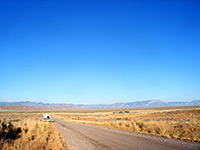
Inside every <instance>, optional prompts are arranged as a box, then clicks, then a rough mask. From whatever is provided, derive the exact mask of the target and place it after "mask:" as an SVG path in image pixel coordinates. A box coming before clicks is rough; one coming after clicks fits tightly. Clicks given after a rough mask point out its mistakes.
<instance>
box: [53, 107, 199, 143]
mask: <svg viewBox="0 0 200 150" xmlns="http://www.w3.org/2000/svg"><path fill="white" fill-rule="evenodd" d="M52 115H53V116H54V117H57V118H60V119H62V120H64V121H67V122H76V123H85V124H94V125H100V126H106V127H110V128H116V129H120V130H125V131H131V132H136V133H143V134H150V135H156V136H163V137H167V138H175V139H181V140H188V141H195V142H200V106H187V107H186V106H185V107H160V108H159V107H158V108H136V109H126V110H125V109H113V110H80V111H69V112H54V113H53V112H52Z"/></svg>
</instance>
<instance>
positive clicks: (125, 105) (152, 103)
mask: <svg viewBox="0 0 200 150" xmlns="http://www.w3.org/2000/svg"><path fill="white" fill-rule="evenodd" d="M0 105H2V106H1V107H0V108H1V109H6V108H8V106H7V107H6V106H5V105H10V106H11V107H9V109H14V108H15V107H14V106H15V105H16V107H19V105H22V106H27V107H23V108H24V109H34V108H37V109H38V110H39V109H54V110H55V109H58V110H68V109H106V108H137V107H161V106H189V105H200V100H193V101H190V102H184V101H182V102H164V101H161V100H146V101H134V102H128V103H113V104H93V105H84V104H56V103H54V104H50V103H42V102H30V101H19V102H0Z"/></svg>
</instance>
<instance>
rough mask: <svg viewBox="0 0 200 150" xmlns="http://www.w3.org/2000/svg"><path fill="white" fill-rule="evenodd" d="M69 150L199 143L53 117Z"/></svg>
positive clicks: (188, 149) (182, 148) (196, 149)
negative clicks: (65, 120)
mask: <svg viewBox="0 0 200 150" xmlns="http://www.w3.org/2000/svg"><path fill="white" fill-rule="evenodd" d="M54 120H55V122H54V124H55V125H56V127H57V128H58V129H59V130H60V133H61V134H62V136H63V137H64V139H65V140H66V143H67V148H68V149H70V150H200V144H198V143H192V142H186V141H181V140H174V139H166V138H163V137H156V136H150V135H143V134H137V133H131V132H127V131H121V130H116V129H110V128H107V127H102V126H95V125H88V124H79V123H71V122H64V121H62V120H59V119H56V118H55V119H54Z"/></svg>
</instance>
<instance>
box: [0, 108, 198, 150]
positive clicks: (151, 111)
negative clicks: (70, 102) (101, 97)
mask: <svg viewBox="0 0 200 150" xmlns="http://www.w3.org/2000/svg"><path fill="white" fill-rule="evenodd" d="M46 113H48V114H50V115H51V116H53V118H54V120H55V122H43V120H42V118H43V115H44V114H46ZM113 143H114V144H113ZM0 149H3V150H4V149H10V150H11V149H12V150H22V149H30V150H36V149H37V150H40V149H44V150H47V149H48V150H51V149H52V150H54V149H55V150H58V149H59V150H62V149H91V150H93V149H136V150H137V149H163V150H164V149H200V106H185V107H154V108H129V109H96V110H94V109H91V110H85V109H82V110H66V111H63V110H62V111H59V110H52V111H51V110H49V111H47V110H44V111H38V110H37V111H32V110H31V111H24V110H23V111H17V110H14V111H1V112H0Z"/></svg>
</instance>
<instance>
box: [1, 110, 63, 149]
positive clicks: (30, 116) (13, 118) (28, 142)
mask: <svg viewBox="0 0 200 150" xmlns="http://www.w3.org/2000/svg"><path fill="white" fill-rule="evenodd" d="M42 117H43V115H42V113H33V112H0V149H3V150H4V149H6V150H7V149H8V150H24V149H29V150H41V149H42V150H54V149H55V150H63V149H65V148H66V147H65V141H64V139H63V138H62V137H61V135H60V133H59V131H58V130H57V128H56V127H55V125H54V124H53V123H52V122H43V121H42Z"/></svg>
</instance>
